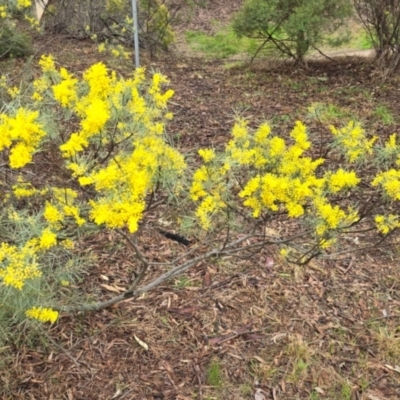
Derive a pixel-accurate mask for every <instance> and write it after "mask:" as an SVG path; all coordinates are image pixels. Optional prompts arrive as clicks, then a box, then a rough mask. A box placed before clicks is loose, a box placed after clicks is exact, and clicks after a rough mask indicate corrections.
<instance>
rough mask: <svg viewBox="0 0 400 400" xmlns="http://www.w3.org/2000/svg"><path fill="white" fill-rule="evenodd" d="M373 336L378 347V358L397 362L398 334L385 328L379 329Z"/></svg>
mask: <svg viewBox="0 0 400 400" xmlns="http://www.w3.org/2000/svg"><path fill="white" fill-rule="evenodd" d="M373 336H374V339H375V342H376V344H377V346H378V351H379V355H380V357H381V358H382V359H385V360H388V361H390V362H397V361H398V359H399V358H400V335H399V332H398V331H397V330H396V331H393V330H390V329H389V328H387V327H379V328H378V329H377V331H376V332H375V333H374V334H373Z"/></svg>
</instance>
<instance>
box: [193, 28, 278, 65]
mask: <svg viewBox="0 0 400 400" xmlns="http://www.w3.org/2000/svg"><path fill="white" fill-rule="evenodd" d="M185 36H186V41H187V42H188V43H189V45H190V47H191V48H192V50H195V51H200V52H202V53H204V54H205V55H207V56H209V57H212V58H219V59H221V58H227V57H231V56H234V55H238V54H245V55H253V54H254V53H255V52H256V51H257V49H258V47H259V45H260V43H259V42H258V41H257V40H256V39H250V38H246V37H241V38H238V37H237V36H236V34H235V32H234V31H233V30H232V28H231V27H229V26H228V27H226V28H223V29H222V30H221V31H219V32H217V33H215V34H214V35H207V34H206V33H203V32H198V31H186V33H185ZM265 47H267V46H265ZM270 51H271V49H268V48H266V49H264V50H262V51H261V52H260V53H262V54H264V55H265V54H266V53H268V52H270ZM262 54H260V56H261V55H262Z"/></svg>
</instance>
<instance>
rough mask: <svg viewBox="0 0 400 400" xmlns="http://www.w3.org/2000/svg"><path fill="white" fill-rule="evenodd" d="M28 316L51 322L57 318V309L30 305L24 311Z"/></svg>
mask: <svg viewBox="0 0 400 400" xmlns="http://www.w3.org/2000/svg"><path fill="white" fill-rule="evenodd" d="M25 315H26V316H27V317H28V318H32V319H36V320H38V321H40V322H51V323H52V324H53V323H54V322H56V321H57V319H58V311H54V310H52V309H51V308H42V307H32V308H30V309H29V310H26V311H25Z"/></svg>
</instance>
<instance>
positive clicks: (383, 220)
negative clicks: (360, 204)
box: [375, 214, 400, 235]
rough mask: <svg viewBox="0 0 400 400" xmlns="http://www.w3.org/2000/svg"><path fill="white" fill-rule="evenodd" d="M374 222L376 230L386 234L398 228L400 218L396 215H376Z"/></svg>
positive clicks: (399, 226)
mask: <svg viewBox="0 0 400 400" xmlns="http://www.w3.org/2000/svg"><path fill="white" fill-rule="evenodd" d="M375 224H376V227H377V228H378V230H379V231H380V232H381V233H383V234H384V235H387V234H388V233H389V232H390V231H392V230H394V229H396V228H400V218H399V216H398V215H393V214H388V215H376V216H375Z"/></svg>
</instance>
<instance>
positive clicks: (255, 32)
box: [233, 0, 352, 61]
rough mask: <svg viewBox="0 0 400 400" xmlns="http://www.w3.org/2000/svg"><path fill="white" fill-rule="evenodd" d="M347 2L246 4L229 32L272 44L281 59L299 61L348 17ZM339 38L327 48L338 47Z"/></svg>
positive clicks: (260, 0) (257, 0)
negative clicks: (281, 55)
mask: <svg viewBox="0 0 400 400" xmlns="http://www.w3.org/2000/svg"><path fill="white" fill-rule="evenodd" d="M351 12H352V8H351V4H350V2H349V1H348V0H338V1H337V0H299V1H293V0H247V1H246V2H245V3H244V5H243V7H242V8H241V10H240V11H239V13H238V14H237V16H236V18H235V20H234V24H233V28H234V30H235V32H236V33H237V35H238V36H246V37H250V38H256V39H259V40H260V41H261V42H262V46H263V45H265V44H266V43H272V44H273V45H275V46H276V48H277V49H278V50H279V51H280V52H281V53H282V54H284V55H287V56H289V57H291V58H293V59H295V60H296V61H302V60H303V58H304V56H305V54H306V53H307V52H308V51H309V49H311V48H314V47H316V46H318V45H320V44H322V43H323V42H324V41H327V40H329V35H330V34H332V33H333V32H336V31H337V29H338V28H339V27H341V26H343V24H344V22H345V21H346V19H347V18H348V17H349V16H350V15H351ZM345 40H347V35H339V36H337V37H336V39H335V40H334V41H332V40H329V42H330V45H339V44H342V43H343V42H344V41H345Z"/></svg>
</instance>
